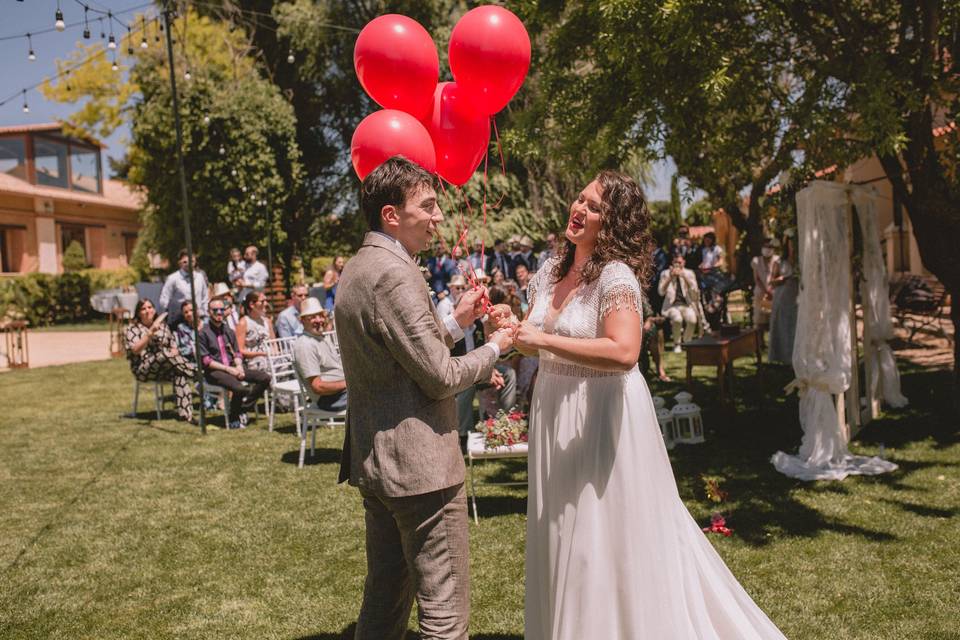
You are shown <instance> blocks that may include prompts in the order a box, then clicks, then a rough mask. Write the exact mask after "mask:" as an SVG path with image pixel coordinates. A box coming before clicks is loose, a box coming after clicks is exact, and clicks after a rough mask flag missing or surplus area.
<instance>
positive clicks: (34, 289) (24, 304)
mask: <svg viewBox="0 0 960 640" xmlns="http://www.w3.org/2000/svg"><path fill="white" fill-rule="evenodd" d="M136 280H137V276H136V272H135V271H134V270H133V269H129V268H127V269H115V270H111V269H84V270H83V271H79V272H74V273H64V274H61V275H51V274H47V273H30V274H27V275H25V276H19V277H16V278H9V279H5V280H0V318H5V317H9V318H23V319H25V320H27V321H28V322H29V323H30V325H31V326H33V327H42V326H47V325H51V324H67V323H76V322H85V321H88V320H92V319H94V318H96V317H98V316H99V314H98V313H97V312H96V311H94V310H93V309H92V308H91V307H90V293H91V292H92V291H98V290H100V289H115V288H119V287H123V286H130V285H133V284H134V283H135V282H136Z"/></svg>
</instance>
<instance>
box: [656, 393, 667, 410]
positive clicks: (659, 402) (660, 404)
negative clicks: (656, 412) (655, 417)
mask: <svg viewBox="0 0 960 640" xmlns="http://www.w3.org/2000/svg"><path fill="white" fill-rule="evenodd" d="M666 406H667V401H666V400H664V399H663V398H661V397H660V396H653V408H654V409H663V408H664V407H666Z"/></svg>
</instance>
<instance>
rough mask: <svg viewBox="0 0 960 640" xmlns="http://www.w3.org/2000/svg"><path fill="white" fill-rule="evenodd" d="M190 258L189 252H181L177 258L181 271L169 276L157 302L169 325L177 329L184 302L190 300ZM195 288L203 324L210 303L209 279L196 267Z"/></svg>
mask: <svg viewBox="0 0 960 640" xmlns="http://www.w3.org/2000/svg"><path fill="white" fill-rule="evenodd" d="M188 264H189V258H188V257H187V251H186V250H185V249H184V250H181V251H180V254H179V255H178V256H177V266H178V267H179V269H177V270H176V271H174V272H173V273H171V274H170V275H169V276H167V279H166V281H165V282H164V283H163V289H162V290H161V291H160V300H158V301H157V311H158V312H159V313H164V312H165V313H166V314H167V324H168V325H169V326H170V327H176V326H177V324H178V323H179V322H180V319H181V318H182V317H183V314H182V312H181V308H182V305H183V301H184V300H190V273H189V272H188V271H187V266H188ZM193 288H194V290H195V291H194V292H195V294H196V296H197V308H198V309H199V310H200V320H201V324H202V321H203V320H204V319H206V317H207V305H208V303H209V302H210V298H209V294H208V292H207V277H206V276H205V275H204V273H203V271H200V270H199V269H197V268H196V265H194V269H193Z"/></svg>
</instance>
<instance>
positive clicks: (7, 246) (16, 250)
mask: <svg viewBox="0 0 960 640" xmlns="http://www.w3.org/2000/svg"><path fill="white" fill-rule="evenodd" d="M25 236H26V230H25V228H24V227H18V226H6V225H0V272H3V273H19V272H20V262H21V260H22V259H23V249H24V241H25Z"/></svg>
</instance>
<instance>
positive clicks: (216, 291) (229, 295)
mask: <svg viewBox="0 0 960 640" xmlns="http://www.w3.org/2000/svg"><path fill="white" fill-rule="evenodd" d="M210 300H222V301H223V318H224V320H225V321H226V323H227V326H228V327H230V330H231V331H233V332H234V333H236V332H237V323H238V322H240V314H239V313H237V309H236V307H234V305H233V292H232V291H230V287H228V286H227V283H226V282H218V283H217V284H215V285H213V291H211V292H210Z"/></svg>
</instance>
